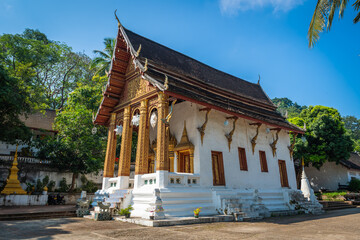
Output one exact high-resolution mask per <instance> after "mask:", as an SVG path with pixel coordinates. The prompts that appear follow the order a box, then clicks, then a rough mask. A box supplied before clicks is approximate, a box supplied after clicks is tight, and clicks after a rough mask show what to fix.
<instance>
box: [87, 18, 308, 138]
mask: <svg viewBox="0 0 360 240" xmlns="http://www.w3.org/2000/svg"><path fill="white" fill-rule="evenodd" d="M140 46H141V50H140V51H136V50H137V49H139V47H140ZM138 53H139V54H138ZM130 59H132V62H133V64H135V66H136V67H137V68H138V69H139V72H140V73H141V74H142V76H143V78H144V79H146V80H147V81H149V82H150V83H151V84H152V85H153V86H155V87H157V88H158V89H159V90H161V91H164V92H165V93H166V94H168V95H170V96H173V97H175V98H178V99H183V100H186V101H191V102H194V103H198V104H200V105H203V106H206V107H210V108H213V109H216V110H219V111H222V112H225V113H228V114H231V115H235V116H238V117H242V118H246V119H249V120H252V121H255V122H260V123H265V124H268V125H271V126H274V127H280V128H283V129H286V130H290V131H293V132H298V133H303V132H304V130H303V129H301V128H299V127H297V126H295V125H292V124H290V123H289V122H287V121H286V119H285V118H284V117H283V116H281V114H280V113H279V112H277V111H276V106H275V105H274V104H273V103H272V102H271V100H270V99H269V97H268V96H267V95H266V93H265V92H264V91H263V89H262V88H261V86H260V85H259V84H254V83H250V82H247V81H245V80H243V79H240V78H237V77H235V76H232V75H230V74H227V73H224V72H222V71H219V70H217V69H215V68H212V67H210V66H208V65H206V64H203V63H201V62H199V61H197V60H195V59H193V58H191V57H188V56H186V55H184V54H182V53H179V52H177V51H174V50H172V49H170V48H168V47H165V46H163V45H161V44H159V43H156V42H154V41H152V40H149V39H147V38H145V37H142V36H140V35H138V34H136V33H134V32H132V31H130V30H128V29H126V28H124V27H123V26H121V25H120V24H119V31H118V35H117V39H116V46H115V49H114V57H113V60H112V64H111V67H110V72H109V80H108V84H107V86H106V90H105V92H104V98H103V101H102V103H101V106H100V108H99V110H98V113H97V115H96V118H95V121H94V123H96V124H100V125H107V124H108V120H109V118H110V113H111V112H112V111H113V109H114V108H115V106H116V105H118V104H119V100H120V96H121V93H122V91H123V90H124V86H125V72H126V69H127V65H128V63H129V60H130ZM145 62H147V64H146V63H145ZM165 79H167V81H166V80H165Z"/></svg>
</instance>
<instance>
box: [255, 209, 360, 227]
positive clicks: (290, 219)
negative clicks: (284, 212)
mask: <svg viewBox="0 0 360 240" xmlns="http://www.w3.org/2000/svg"><path fill="white" fill-rule="evenodd" d="M359 213H360V208H348V209H338V210H330V211H326V212H325V213H323V214H320V215H311V214H301V215H294V216H284V217H271V218H266V219H263V220H261V222H266V223H275V224H292V223H299V222H305V221H313V220H319V219H325V218H335V217H341V216H347V215H351V214H359Z"/></svg>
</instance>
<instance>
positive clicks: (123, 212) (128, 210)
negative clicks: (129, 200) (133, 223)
mask: <svg viewBox="0 0 360 240" xmlns="http://www.w3.org/2000/svg"><path fill="white" fill-rule="evenodd" d="M133 209H134V208H133V207H132V206H131V205H129V206H128V207H127V208H122V209H120V211H119V214H120V215H121V216H125V218H129V217H130V214H131V210H133Z"/></svg>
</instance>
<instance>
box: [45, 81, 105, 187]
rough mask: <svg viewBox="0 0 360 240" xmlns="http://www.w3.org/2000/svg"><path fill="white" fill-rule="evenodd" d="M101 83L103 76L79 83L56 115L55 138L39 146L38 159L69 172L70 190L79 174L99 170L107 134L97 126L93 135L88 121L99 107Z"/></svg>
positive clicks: (90, 122)
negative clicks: (86, 83)
mask: <svg viewBox="0 0 360 240" xmlns="http://www.w3.org/2000/svg"><path fill="white" fill-rule="evenodd" d="M104 81H106V77H103V78H101V77H98V76H96V77H94V82H93V84H92V85H84V84H79V85H78V87H77V88H76V89H75V90H74V91H73V92H72V93H71V94H70V96H69V100H68V102H67V104H66V106H65V107H64V108H63V110H62V111H60V112H59V113H58V115H57V116H56V120H55V128H56V130H58V131H59V133H58V136H57V137H56V138H55V139H48V140H46V141H44V142H43V143H42V144H40V145H39V148H40V151H39V154H38V156H39V157H43V158H47V159H49V160H50V161H51V162H52V164H53V166H55V167H57V168H58V169H60V170H62V171H68V170H69V171H71V172H72V173H73V179H72V183H71V190H72V189H74V184H75V180H76V178H77V176H78V175H79V174H86V173H90V172H95V171H98V170H99V169H100V168H101V167H102V163H103V160H104V152H105V146H106V139H107V137H106V136H107V132H106V129H105V128H104V127H101V126H98V127H97V131H96V132H93V131H92V129H93V128H94V125H93V122H92V121H93V115H94V113H96V111H97V108H98V106H99V105H100V101H101V98H102V91H101V89H102V88H101V85H103V84H104Z"/></svg>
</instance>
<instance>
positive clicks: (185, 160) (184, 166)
mask: <svg viewBox="0 0 360 240" xmlns="http://www.w3.org/2000/svg"><path fill="white" fill-rule="evenodd" d="M178 172H183V173H191V165H190V153H189V152H183V153H182V152H180V153H179V163H178Z"/></svg>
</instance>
